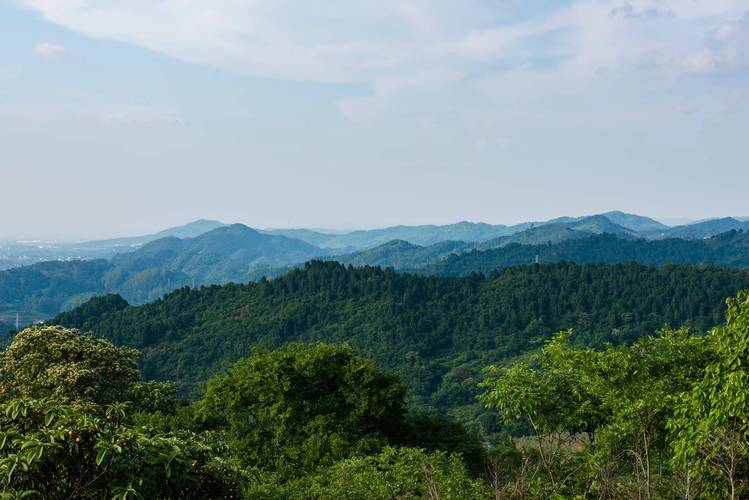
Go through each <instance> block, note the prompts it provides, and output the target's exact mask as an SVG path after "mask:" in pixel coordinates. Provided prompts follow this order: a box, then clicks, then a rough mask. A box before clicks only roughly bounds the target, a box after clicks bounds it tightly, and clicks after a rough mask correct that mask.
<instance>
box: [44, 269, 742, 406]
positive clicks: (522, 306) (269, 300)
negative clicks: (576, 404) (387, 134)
mask: <svg viewBox="0 0 749 500" xmlns="http://www.w3.org/2000/svg"><path fill="white" fill-rule="evenodd" d="M746 288H749V272H747V271H743V270H734V269H723V268H715V267H710V266H707V267H694V266H664V267H662V268H654V267H648V266H643V265H639V264H620V265H600V264H597V265H584V266H579V265H575V264H570V263H558V264H551V265H532V266H527V267H519V268H511V269H507V270H505V271H503V272H500V273H496V274H493V275H490V276H486V277H485V276H481V275H473V276H469V277H464V278H437V277H423V276H413V275H407V274H399V273H396V272H393V271H388V270H382V269H379V268H372V267H362V268H353V267H344V266H342V265H341V264H338V263H335V262H325V263H323V262H312V263H308V264H306V265H305V267H304V268H303V269H299V270H294V271H291V272H290V273H288V274H287V275H285V276H283V277H280V278H277V279H274V280H272V281H265V280H262V281H261V282H258V283H250V284H246V285H235V284H228V285H223V286H210V287H205V288H201V289H198V290H191V289H188V288H183V289H180V290H177V291H175V292H173V293H171V294H169V295H167V296H165V297H164V298H163V299H160V300H157V301H155V302H152V303H150V304H146V305H143V306H139V307H133V306H128V305H126V303H124V301H123V300H121V299H119V298H117V297H114V296H109V297H105V298H96V299H93V300H92V301H90V302H89V303H87V304H84V305H83V306H81V307H79V308H77V309H74V310H73V311H71V312H69V313H64V314H61V315H59V316H58V317H57V318H55V319H54V320H52V321H50V322H49V323H55V324H61V325H65V326H69V327H77V328H81V329H84V330H92V331H93V332H94V333H95V334H97V335H101V336H104V337H106V338H108V339H110V340H112V341H114V342H115V343H117V344H126V345H130V346H133V347H137V348H139V349H142V351H143V356H142V358H141V363H142V368H143V372H144V374H145V376H146V377H148V378H154V379H164V380H166V379H169V380H174V381H176V382H177V383H179V384H180V385H181V386H182V387H183V388H184V389H187V390H190V389H193V388H194V387H195V385H196V384H197V383H198V382H200V381H202V380H204V379H205V378H207V377H208V376H209V375H210V374H213V373H216V372H218V371H220V370H223V369H225V368H226V367H228V366H229V365H230V363H232V362H233V361H236V360H237V359H238V358H240V357H242V356H246V355H248V354H250V353H251V352H253V351H254V350H256V349H258V348H260V347H276V346H280V345H282V344H283V343H285V342H288V341H296V340H301V341H316V340H325V341H329V342H349V343H350V344H351V345H352V346H353V347H354V348H355V349H356V350H357V351H358V352H359V353H360V354H362V355H364V356H366V357H368V358H371V359H373V360H375V361H376V362H378V363H380V364H381V365H383V366H384V367H387V368H389V369H394V370H396V371H398V372H399V373H400V374H401V376H402V377H403V380H404V382H405V384H406V385H407V386H408V387H409V388H410V389H411V391H412V394H414V395H415V396H416V399H417V400H418V401H420V402H421V403H424V404H426V405H429V406H432V407H435V408H438V409H441V410H445V411H446V409H448V408H453V407H456V406H459V405H461V404H472V403H473V401H474V400H473V397H472V394H471V391H472V390H473V387H474V386H475V377H476V376H477V375H478V373H479V368H481V367H484V366H486V365H488V364H490V363H491V362H494V361H498V360H502V359H505V358H508V357H511V356H515V355H518V354H520V353H523V352H526V351H528V350H531V349H535V348H537V347H539V346H541V345H542V344H543V342H544V341H545V340H546V339H548V338H550V336H551V335H552V334H553V333H554V332H556V331H558V330H560V329H564V328H575V329H576V330H577V334H576V336H575V338H576V341H578V342H581V343H584V344H588V345H592V344H598V343H600V342H602V341H604V340H610V341H614V342H620V341H630V340H632V339H635V338H637V337H639V336H641V335H644V334H650V333H653V332H654V331H655V330H657V329H658V328H660V327H661V326H663V325H665V324H668V325H673V326H678V325H682V324H691V325H693V326H694V328H695V329H696V331H704V330H706V329H707V328H709V327H711V326H713V325H715V324H718V323H720V322H721V318H722V314H723V307H724V299H725V297H728V296H731V295H734V294H735V293H736V292H737V291H739V290H741V289H746Z"/></svg>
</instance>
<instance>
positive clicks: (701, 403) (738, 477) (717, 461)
mask: <svg viewBox="0 0 749 500" xmlns="http://www.w3.org/2000/svg"><path fill="white" fill-rule="evenodd" d="M727 304H728V309H727V312H726V323H725V325H723V326H719V327H716V328H714V329H713V330H712V331H711V332H710V337H711V339H712V340H713V343H714V345H715V352H716V359H714V360H713V361H712V362H711V363H710V364H709V365H708V366H707V368H706V370H705V374H704V378H703V379H702V380H700V381H699V382H698V383H696V384H695V385H694V387H693V388H692V389H691V390H690V391H686V392H685V393H684V394H683V395H682V398H681V399H680V401H679V404H678V406H677V408H676V411H675V416H674V418H673V419H672V420H671V422H670V423H669V427H670V429H671V431H672V434H673V438H674V443H673V448H674V462H675V463H676V464H677V466H679V467H681V468H682V470H683V471H684V475H685V477H686V479H687V480H686V481H685V484H684V495H685V497H687V498H696V495H697V494H702V495H704V496H710V495H714V496H716V497H717V496H723V497H730V498H731V499H734V498H739V497H741V498H743V497H745V496H746V495H747V494H748V493H749V484H747V481H748V479H749V470H748V467H749V390H748V389H747V388H749V373H747V366H749V291H745V292H741V293H739V294H738V295H737V296H736V297H735V298H732V299H728V301H727ZM698 492H699V493H698Z"/></svg>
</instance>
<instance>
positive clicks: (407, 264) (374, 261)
mask: <svg viewBox="0 0 749 500" xmlns="http://www.w3.org/2000/svg"><path fill="white" fill-rule="evenodd" d="M472 246H473V244H472V243H465V242H462V241H442V242H440V243H435V244H434V245H429V246H419V245H412V244H411V243H408V242H407V241H402V240H393V241H389V242H388V243H385V244H383V245H380V246H377V247H374V248H370V249H368V250H362V251H360V252H354V253H351V254H347V255H339V256H336V257H332V258H331V260H336V261H338V262H340V263H341V264H351V265H354V266H381V267H392V268H394V269H416V268H419V267H423V266H426V265H429V264H433V263H435V262H437V261H439V260H442V259H443V258H445V257H447V256H448V255H451V254H454V253H460V252H463V251H466V250H469V249H470V248H472Z"/></svg>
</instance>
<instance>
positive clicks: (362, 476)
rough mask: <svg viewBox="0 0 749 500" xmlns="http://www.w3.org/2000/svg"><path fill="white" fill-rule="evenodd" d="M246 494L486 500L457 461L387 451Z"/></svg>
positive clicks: (327, 499)
mask: <svg viewBox="0 0 749 500" xmlns="http://www.w3.org/2000/svg"><path fill="white" fill-rule="evenodd" d="M248 493H249V494H248V496H249V497H250V498H257V499H268V500H271V499H272V500H286V499H289V498H306V499H315V500H332V499H336V500H360V499H367V500H392V499H404V500H406V499H408V500H416V499H421V498H429V499H437V498H441V499H445V500H481V499H488V498H490V494H489V488H488V487H487V486H486V485H485V484H484V483H483V482H481V481H478V480H475V479H473V478H471V477H470V475H469V474H468V473H467V471H466V469H465V465H464V464H463V463H462V461H461V460H460V456H459V455H456V454H452V453H444V452H439V451H437V452H433V453H427V452H425V451H424V450H421V449H417V448H391V447H388V448H385V449H384V450H382V452H381V453H379V454H376V455H370V456H363V457H353V458H349V459H347V460H343V461H341V462H338V463H336V464H334V465H331V466H329V467H327V468H324V469H320V470H318V471H317V472H316V473H313V474H310V475H308V476H305V477H303V478H301V479H298V480H295V481H290V482H287V483H282V484H273V483H270V484H268V483H266V484H262V485H258V486H257V487H255V488H252V489H250V491H249V492H248Z"/></svg>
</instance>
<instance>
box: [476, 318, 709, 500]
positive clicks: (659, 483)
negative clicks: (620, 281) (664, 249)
mask: <svg viewBox="0 0 749 500" xmlns="http://www.w3.org/2000/svg"><path fill="white" fill-rule="evenodd" d="M570 335H571V332H562V333H561V334H559V335H557V336H556V337H555V338H554V339H553V340H552V341H550V342H548V343H547V345H546V346H545V347H544V348H543V349H542V350H541V352H540V353H538V354H537V355H536V356H534V358H533V359H532V361H531V362H528V363H516V364H514V365H512V366H510V367H507V368H497V367H492V368H489V369H488V370H487V378H486V380H485V382H484V383H483V387H484V388H485V389H486V392H485V393H484V394H483V396H482V400H483V401H484V403H485V404H487V405H488V406H489V407H492V408H495V409H497V410H499V411H500V412H501V414H502V416H503V417H504V418H505V420H506V421H508V422H512V421H514V420H517V419H523V420H526V421H527V422H528V424H529V426H530V427H531V429H532V430H533V436H532V438H531V439H530V440H529V443H530V444H531V445H532V446H531V447H529V448H530V449H528V450H526V455H527V457H528V460H530V461H529V462H528V463H529V464H530V465H531V468H530V469H529V471H530V472H529V476H533V477H535V478H536V482H535V484H532V485H530V487H531V488H532V489H533V488H535V490H533V491H535V494H537V495H542V496H546V495H559V494H562V495H570V494H573V493H574V492H575V491H580V490H581V489H583V490H586V491H589V492H591V493H595V494H598V495H600V496H603V497H616V496H630V495H632V496H636V497H638V498H652V497H654V496H658V495H665V496H668V495H669V494H670V493H671V492H670V488H671V485H670V480H669V478H670V476H669V474H670V472H671V471H670V469H669V467H668V462H669V458H670V455H669V442H668V432H667V430H666V422H667V421H668V419H669V418H670V417H671V416H672V415H673V409H674V406H675V401H676V400H677V399H678V398H679V396H680V393H681V392H682V391H685V390H687V389H689V388H691V387H692V385H693V384H694V383H695V382H697V381H698V380H700V378H701V377H702V374H703V370H704V367H705V366H707V365H708V363H709V362H710V361H711V360H712V359H713V357H714V351H713V349H712V344H711V342H710V340H709V339H705V338H704V337H692V336H690V335H689V334H688V331H687V330H685V329H681V330H670V329H664V330H662V331H661V332H659V334H658V335H657V336H655V337H645V338H643V339H641V340H639V341H638V342H636V343H635V344H634V345H632V346H607V347H606V348H605V349H603V350H595V349H591V348H575V347H571V346H570V345H569V344H568V340H569V338H570Z"/></svg>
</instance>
